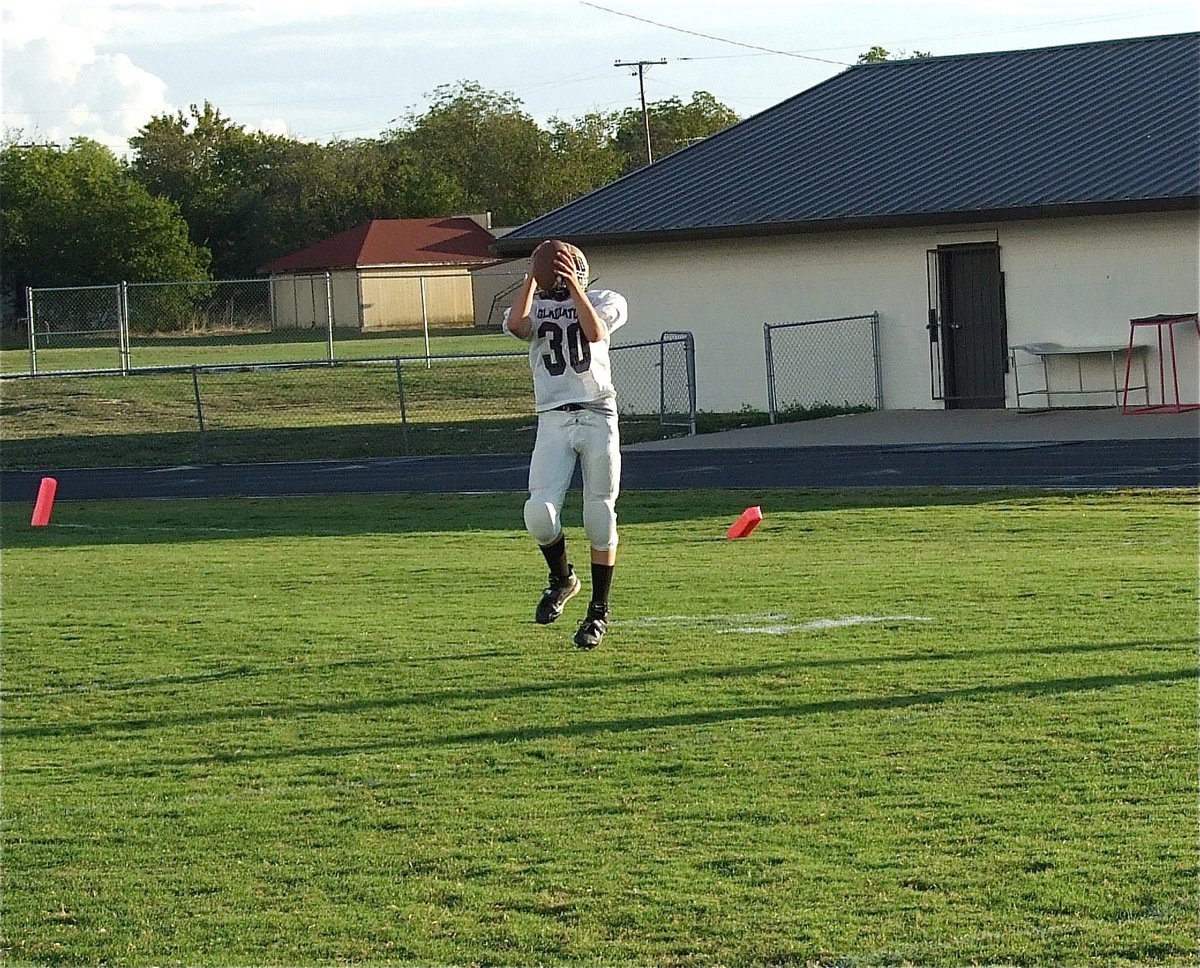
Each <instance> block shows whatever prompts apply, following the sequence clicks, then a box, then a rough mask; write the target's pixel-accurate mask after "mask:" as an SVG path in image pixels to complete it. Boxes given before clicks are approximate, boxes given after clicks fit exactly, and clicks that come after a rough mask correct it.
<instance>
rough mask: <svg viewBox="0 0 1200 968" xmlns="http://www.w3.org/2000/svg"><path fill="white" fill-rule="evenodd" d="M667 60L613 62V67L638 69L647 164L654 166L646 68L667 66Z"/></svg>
mask: <svg viewBox="0 0 1200 968" xmlns="http://www.w3.org/2000/svg"><path fill="white" fill-rule="evenodd" d="M666 62H667V61H666V58H660V59H659V60H656V61H648V60H638V61H613V67H636V68H637V76H638V93H639V94H640V95H641V98H642V126H643V127H644V128H645V129H646V164H648V165H652V164H654V153H653V152H652V151H651V150H650V115H649V114H648V113H647V111H646V82H645V77H646V68H647V67H652V66H653V65H655V64H665V63H666Z"/></svg>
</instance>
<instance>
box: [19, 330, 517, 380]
mask: <svg viewBox="0 0 1200 968" xmlns="http://www.w3.org/2000/svg"><path fill="white" fill-rule="evenodd" d="M64 342H65V343H66V345H62V346H56V345H54V344H51V345H49V346H39V347H38V350H37V369H38V372H39V373H51V372H57V371H72V370H114V369H120V367H121V356H120V353H119V351H118V349H117V343H116V335H115V334H112V335H109V336H106V337H104V338H103V339H96V338H79V339H76V340H74V342H73V343H72V342H70V341H66V340H64ZM520 348H521V346H520V343H518V342H517V341H516V340H514V339H513V338H512V337H511V336H507V335H506V334H504V333H500V332H487V333H483V332H478V331H475V330H472V329H465V328H455V329H436V330H431V332H430V337H429V348H428V352H429V353H430V354H431V355H434V356H439V355H445V356H458V355H469V354H477V353H478V354H490V353H509V352H512V351H514V350H519V349H520ZM425 353H426V343H425V334H424V333H423V332H419V331H411V330H410V331H405V332H403V333H394V334H393V333H365V334H363V333H354V332H348V331H347V332H343V331H338V332H337V333H336V334H335V340H334V358H335V359H338V360H351V359H383V358H388V357H396V356H402V357H418V356H422V357H423V356H424V355H425ZM129 354H130V355H129V363H130V365H131V366H134V367H145V366H214V365H217V366H222V365H240V364H249V363H281V362H288V363H290V362H307V361H311V360H327V359H328V358H329V346H328V343H327V337H326V335H325V334H324V333H322V332H320V331H318V330H306V331H283V332H281V333H248V334H241V333H232V334H216V335H211V336H206V335H179V336H134V337H133V339H132V345H131V346H130V349H129ZM29 370H30V355H29V347H28V344H27V343H26V344H24V345H20V346H16V347H12V348H9V349H5V350H3V351H0V372H2V373H28V372H29Z"/></svg>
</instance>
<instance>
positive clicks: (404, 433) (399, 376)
mask: <svg viewBox="0 0 1200 968" xmlns="http://www.w3.org/2000/svg"><path fill="white" fill-rule="evenodd" d="M396 389H397V391H398V392H399V394H400V436H401V439H402V440H403V441H404V456H405V457H408V456H409V452H410V450H411V448H410V447H409V445H408V408H407V406H406V404H405V402H404V368H403V366H402V365H401V363H400V357H398V356H397V357H396Z"/></svg>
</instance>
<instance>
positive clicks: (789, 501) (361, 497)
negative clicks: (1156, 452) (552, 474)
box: [0, 454, 1183, 553]
mask: <svg viewBox="0 0 1200 968" xmlns="http://www.w3.org/2000/svg"><path fill="white" fill-rule="evenodd" d="M528 460H529V458H528V456H527V455H524V454H521V455H508V456H507V457H505V456H497V457H496V458H495V459H494V461H493V462H492V463H491V464H490V466H489V469H488V470H489V474H490V476H491V479H492V480H493V481H497V480H500V479H508V480H509V481H510V482H511V484H512V487H511V490H510V491H507V492H496V493H485V494H480V493H437V492H433V491H424V490H421V489H419V488H418V489H416V490H411V491H410V490H406V489H405V488H404V486H403V481H402V478H403V475H405V474H407V473H411V472H412V470H413V469H412V468H411V467H409V466H407V464H406V463H405V461H404V460H398V461H397V462H396V463H395V464H392V465H390V466H389V467H387V468H385V469H384V471H385V472H386V473H387V474H390V475H394V476H395V477H396V478H397V479H398V483H397V486H396V487H395V489H394V492H393V493H341V494H336V493H330V494H301V495H293V496H280V497H269V496H265V497H205V496H204V495H203V484H202V483H201V484H200V485H199V486H198V488H197V492H196V494H195V496H194V497H188V496H181V495H176V494H175V493H173V492H171V493H164V495H163V497H162V498H130V499H126V500H118V499H109V500H89V501H73V500H72V499H71V497H70V493H71V491H70V486H69V483H70V482H69V478H67V477H66V476H65V475H64V476H63V477H62V478H61V479H60V484H59V488H58V500H57V504H56V505H55V510H54V516H53V518H52V521H51V524H50V526H49V527H39V528H34V527H31V526H30V514H31V511H32V508H33V503H34V499H35V498H36V495H37V485H38V478H37V476H36V475H26V476H25V478H24V480H23V482H22V484H21V491H18V489H17V487H15V486H13V484H12V480H13V479H12V478H11V476H9V477H7V478H6V479H5V482H4V502H5V503H4V504H2V505H0V522H2V533H3V546H4V547H5V548H7V549H15V548H68V547H74V546H78V545H139V544H170V543H172V542H181V541H187V542H197V541H224V540H231V539H232V540H246V539H256V538H287V537H329V538H337V537H347V536H353V535H368V534H406V533H414V532H420V533H431V534H436V533H463V532H470V531H484V532H495V531H499V532H505V533H510V532H511V533H514V534H518V535H524V527H523V524H522V520H521V507H522V505H523V504H524V501H525V491H524V486H525V479H526V474H527V468H528ZM437 461H438V464H437V468H438V472H439V473H441V474H443V475H446V476H448V477H450V478H451V479H454V478H455V475H456V474H457V471H458V465H457V463H456V462H455V461H454V459H453V458H442V459H437ZM426 470H428V468H426ZM286 473H287V469H286V468H280V469H279V474H281V475H284V474H286ZM184 476H187V475H186V474H185V475H184ZM351 490H352V489H351ZM1079 496H1080V495H1079V494H1078V493H1073V494H1072V495H1071V499H1075V498H1078V497H1079ZM1030 497H1036V498H1038V499H1042V500H1044V499H1045V497H1046V495H1045V494H1044V493H1042V492H1036V491H1035V492H1030V491H1024V490H1020V489H1014V490H1011V491H1007V490H990V489H989V490H979V489H961V488H921V489H918V488H893V489H883V488H880V489H875V488H870V489H864V488H859V489H846V490H828V489H817V490H807V489H803V488H783V489H773V490H763V491H756V492H755V493H754V498H753V500H754V503H755V504H758V505H760V506H761V507H762V508H763V512H764V514H765V515H767V528H768V529H769V527H770V522H771V515H774V514H781V513H793V514H797V513H798V514H815V513H821V512H829V511H843V510H858V509H861V510H871V509H884V508H937V507H952V506H964V507H975V506H982V505H992V504H1006V503H1010V502H1012V501H1019V500H1023V499H1026V498H1030ZM197 498H199V499H197ZM1156 499H1157V500H1159V501H1166V500H1168V498H1167V497H1165V496H1163V495H1158V497H1157V498H1156ZM1180 500H1181V501H1182V500H1183V498H1181V499H1180ZM747 501H748V498H747V496H746V493H745V492H743V491H738V490H730V489H725V488H693V489H690V490H687V491H685V492H677V491H635V490H630V491H626V492H623V493H622V495H621V498H620V501H619V502H618V505H617V511H618V514H619V517H620V522H621V524H622V525H640V524H661V523H665V522H672V521H698V522H702V524H701V525H699V526H698V529H697V533H696V535H695V538H694V540H698V541H705V540H709V541H724V540H725V537H724V535H725V529H726V527H728V525H729V524H732V523H733V520H734V519H735V518H736V517H737V515H738V514H739V513H740V512H741V510H742V508H743V507H744V506H745V505H746V503H747ZM562 514H563V521H564V522H565V524H566V527H567V529H568V531H574V530H576V529H578V528H579V527H580V526H581V522H582V495H581V493H580V491H579V481H578V474H576V481H575V483H574V485H573V487H572V490H571V491H569V492H568V494H567V497H566V501H565V503H564V505H563V512H562ZM714 521H715V522H716V523H715V524H714V523H713V522H714ZM929 526H930V525H929V524H928V523H927V522H926V523H921V522H917V523H916V524H914V527H929ZM797 527H800V528H803V525H797ZM766 533H767V531H766V530H764V531H762V532H760V534H766ZM530 552H531V553H536V552H534V549H533V548H532V545H531V546H530Z"/></svg>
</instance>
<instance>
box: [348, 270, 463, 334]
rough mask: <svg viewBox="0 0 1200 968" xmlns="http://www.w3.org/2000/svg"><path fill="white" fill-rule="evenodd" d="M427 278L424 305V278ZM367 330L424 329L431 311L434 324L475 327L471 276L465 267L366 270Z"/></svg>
mask: <svg viewBox="0 0 1200 968" xmlns="http://www.w3.org/2000/svg"><path fill="white" fill-rule="evenodd" d="M422 278H423V279H424V280H425V296H424V304H423V305H422V298H421V280H422ZM359 286H360V291H361V294H362V320H363V330H364V331H372V330H389V329H420V328H422V327H423V326H424V323H425V314H426V313H428V320H429V325H430V326H438V327H441V326H474V325H475V307H474V302H473V300H472V296H471V275H470V272H469V271H468V269H467V268H466V267H463V266H428V267H421V268H420V269H410V268H406V269H362V270H360V272H359Z"/></svg>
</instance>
